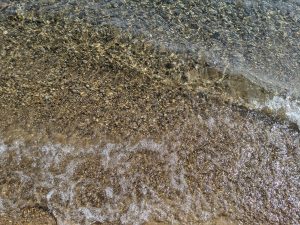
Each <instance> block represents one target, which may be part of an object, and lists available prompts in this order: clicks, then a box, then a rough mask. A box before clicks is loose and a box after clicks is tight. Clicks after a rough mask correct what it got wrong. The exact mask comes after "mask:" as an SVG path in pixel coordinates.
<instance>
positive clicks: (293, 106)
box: [252, 96, 300, 128]
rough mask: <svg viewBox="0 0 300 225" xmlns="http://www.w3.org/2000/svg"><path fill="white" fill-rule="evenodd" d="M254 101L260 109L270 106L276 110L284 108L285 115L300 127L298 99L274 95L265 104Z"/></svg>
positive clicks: (299, 104) (299, 103)
mask: <svg viewBox="0 0 300 225" xmlns="http://www.w3.org/2000/svg"><path fill="white" fill-rule="evenodd" d="M252 103H253V104H254V106H255V107H256V108H258V109H262V108H264V107H268V108H269V109H271V110H273V111H275V112H278V111H279V110H283V111H284V112H285V115H286V116H287V117H288V118H289V119H290V120H291V121H292V122H294V123H296V124H297V125H298V127H299V128H300V102H299V101H298V100H291V98H290V97H287V98H283V97H280V96H274V97H273V98H272V99H270V100H268V101H267V102H265V103H264V104H260V103H258V102H257V101H253V102H252Z"/></svg>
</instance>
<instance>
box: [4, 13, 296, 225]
mask: <svg viewBox="0 0 300 225" xmlns="http://www.w3.org/2000/svg"><path fill="white" fill-rule="evenodd" d="M7 9H9V8H6V9H5V10H7ZM37 11H38V10H37ZM29 12H30V10H29ZM30 15H31V14H30V13H28V14H17V15H16V14H13V15H12V16H11V17H9V19H8V18H5V20H3V17H2V20H1V23H0V32H2V34H3V35H2V36H0V43H1V49H0V50H1V56H0V71H1V72H0V105H1V110H0V137H1V142H0V162H1V166H0V170H1V174H2V175H1V177H0V190H1V192H0V193H1V195H0V203H1V204H0V213H1V219H0V223H11V224H19V223H25V222H31V223H34V224H35V223H36V224H38V221H39V220H40V218H44V219H45V218H46V219H47V221H49V224H151V223H152V222H153V223H154V224H214V223H216V224H295V225H296V224H297V223H298V221H299V195H298V194H297V190H299V185H300V182H299V163H298V162H299V156H300V148H299V129H298V126H297V124H296V123H295V122H294V123H293V122H291V121H289V120H288V119H287V117H286V114H285V113H286V112H285V111H284V109H282V110H279V111H272V110H270V109H268V108H267V107H265V108H264V107H261V108H256V109H255V107H254V106H255V105H254V104H253V101H256V102H258V103H261V104H263V103H265V102H267V101H268V100H269V99H272V98H274V96H276V93H275V92H274V91H273V89H269V88H267V86H260V85H257V83H254V82H253V81H251V80H250V79H248V78H246V76H241V75H239V74H234V73H231V72H230V71H229V70H226V69H225V68H218V67H215V66H214V65H212V64H210V63H209V62H208V61H207V60H206V58H205V57H204V56H202V55H199V56H197V57H195V55H193V54H190V53H189V52H188V51H187V52H181V51H173V50H172V49H170V48H166V46H164V45H157V44H156V43H154V42H151V41H150V42H149V40H148V39H147V38H145V36H143V35H137V34H133V33H131V32H124V30H122V29H120V28H119V27H116V26H113V25H107V24H104V25H101V26H93V25H91V24H89V23H86V22H82V21H70V20H64V19H63V18H61V17H59V16H57V15H56V16H53V18H56V19H54V20H47V19H46V20H42V17H40V16H39V15H31V16H30ZM37 18H40V19H41V20H39V19H37ZM9 221H11V222H9Z"/></svg>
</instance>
